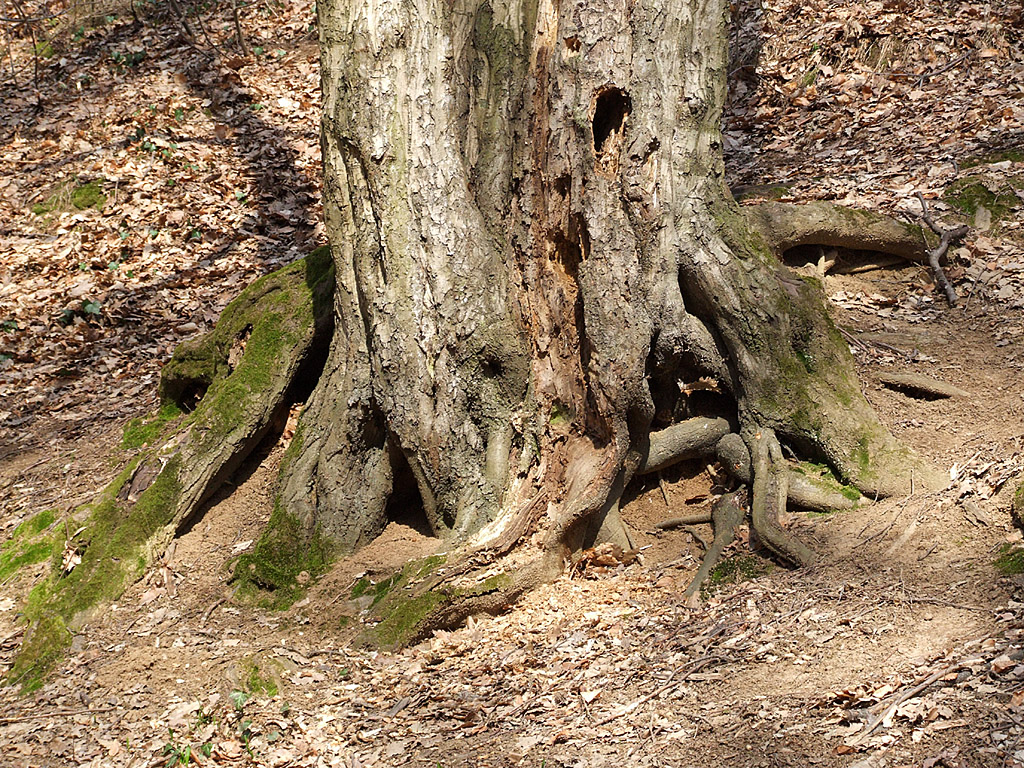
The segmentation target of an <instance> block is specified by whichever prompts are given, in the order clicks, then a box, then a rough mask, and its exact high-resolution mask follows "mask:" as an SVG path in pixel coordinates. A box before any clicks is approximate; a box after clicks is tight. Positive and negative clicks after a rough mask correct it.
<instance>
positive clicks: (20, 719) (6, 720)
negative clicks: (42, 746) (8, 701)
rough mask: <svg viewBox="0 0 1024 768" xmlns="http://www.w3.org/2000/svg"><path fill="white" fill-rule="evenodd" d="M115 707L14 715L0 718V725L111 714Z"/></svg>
mask: <svg viewBox="0 0 1024 768" xmlns="http://www.w3.org/2000/svg"><path fill="white" fill-rule="evenodd" d="M114 709H116V707H100V708H99V709H68V710H62V711H58V712H39V713H38V714H35V715H16V716H14V717H0V725H10V724H12V723H24V722H28V721H29V720H46V719H49V718H51V717H74V716H75V715H95V714H100V713H102V712H113V711H114Z"/></svg>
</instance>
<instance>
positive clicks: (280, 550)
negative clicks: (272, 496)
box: [233, 501, 331, 610]
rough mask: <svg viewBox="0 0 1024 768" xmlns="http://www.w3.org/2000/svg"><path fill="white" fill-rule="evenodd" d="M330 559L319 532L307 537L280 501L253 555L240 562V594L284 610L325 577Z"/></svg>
mask: <svg viewBox="0 0 1024 768" xmlns="http://www.w3.org/2000/svg"><path fill="white" fill-rule="evenodd" d="M330 558H331V551H330V546H329V544H328V542H327V540H326V539H325V538H324V537H323V536H322V535H321V534H320V532H319V530H314V531H313V533H312V535H309V534H307V533H306V531H305V530H304V528H303V526H302V523H301V522H300V521H299V519H298V518H297V517H296V516H295V515H292V514H291V513H289V512H287V511H286V510H285V509H284V507H283V505H282V504H281V503H280V501H278V502H277V503H276V504H275V505H274V511H273V512H272V513H271V515H270V521H269V522H268V523H267V527H266V529H265V530H264V532H263V534H262V535H261V536H260V538H259V540H258V541H257V542H256V546H255V547H254V548H253V551H252V552H250V553H248V554H245V555H242V556H241V557H240V558H238V561H237V562H236V564H235V572H234V577H233V578H234V580H235V581H236V582H237V583H238V585H239V594H241V595H243V596H247V597H249V598H250V599H252V600H254V601H255V602H256V603H258V604H259V605H262V606H263V607H266V608H269V609H272V610H285V609H287V608H288V607H289V606H291V605H292V603H294V602H295V601H296V600H298V599H300V598H301V597H302V596H303V595H304V594H305V592H306V588H307V587H308V586H309V583H311V582H312V580H313V579H316V578H317V577H319V576H320V575H322V574H323V572H324V571H325V570H326V569H327V565H328V563H329V562H330ZM303 573H305V574H306V576H305V577H303V576H302V574H303Z"/></svg>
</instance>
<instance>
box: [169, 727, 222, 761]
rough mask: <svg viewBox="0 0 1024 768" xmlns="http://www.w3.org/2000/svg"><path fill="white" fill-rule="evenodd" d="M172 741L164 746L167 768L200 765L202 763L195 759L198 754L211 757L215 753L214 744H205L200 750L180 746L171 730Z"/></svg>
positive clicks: (185, 745) (186, 745)
mask: <svg viewBox="0 0 1024 768" xmlns="http://www.w3.org/2000/svg"><path fill="white" fill-rule="evenodd" d="M170 734H171V740H170V741H168V742H167V743H166V744H164V751H163V755H164V757H165V758H166V759H165V761H164V765H165V766H166V768H176V766H179V765H198V764H199V763H200V761H198V760H196V759H195V755H196V754H200V755H202V756H203V757H209V756H210V755H211V754H212V753H213V745H212V744H203V745H202V746H201V747H199V748H198V749H193V747H192V745H191V744H184V745H178V744H176V743H175V742H174V730H173V729H171V731H170Z"/></svg>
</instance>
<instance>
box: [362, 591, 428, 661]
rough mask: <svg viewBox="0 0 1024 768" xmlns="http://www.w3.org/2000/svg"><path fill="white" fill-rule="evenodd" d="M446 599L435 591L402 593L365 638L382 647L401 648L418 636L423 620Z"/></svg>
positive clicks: (389, 605)
mask: <svg viewBox="0 0 1024 768" xmlns="http://www.w3.org/2000/svg"><path fill="white" fill-rule="evenodd" d="M444 601H445V596H444V595H443V594H441V593H440V592H434V591H429V592H424V593H423V594H421V595H400V596H398V598H397V599H394V600H391V601H389V602H388V604H387V607H386V610H385V611H383V612H382V614H381V615H382V618H381V620H380V622H379V623H378V624H377V625H376V626H374V627H372V628H371V629H370V630H369V632H368V636H367V637H366V638H364V640H366V639H370V640H372V644H373V645H377V646H380V647H381V648H388V649H395V648H399V647H401V646H403V645H405V644H406V643H407V642H409V640H410V639H412V638H413V637H415V636H416V633H417V629H418V627H419V626H420V624H421V623H422V622H423V620H424V619H425V618H427V616H429V615H430V613H431V611H433V610H434V609H435V608H437V607H438V606H439V605H441V603H443V602H444Z"/></svg>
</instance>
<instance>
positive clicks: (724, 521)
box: [685, 488, 747, 598]
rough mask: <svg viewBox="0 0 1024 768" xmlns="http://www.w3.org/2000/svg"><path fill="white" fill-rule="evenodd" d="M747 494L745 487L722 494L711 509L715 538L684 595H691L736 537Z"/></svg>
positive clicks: (742, 516)
mask: <svg viewBox="0 0 1024 768" xmlns="http://www.w3.org/2000/svg"><path fill="white" fill-rule="evenodd" d="M746 496H747V490H746V488H741V489H740V490H738V491H734V492H733V493H730V494H726V495H725V496H722V497H721V498H720V499H719V500H718V501H716V502H715V505H714V507H712V509H711V522H712V525H713V526H714V529H715V538H714V540H713V541H712V542H711V546H710V547H708V551H707V552H705V553H704V560H703V562H701V564H700V568H698V569H697V573H695V574H694V576H693V581H691V582H690V586H688V587H687V588H686V593H685V594H686V597H688V598H689V597H692V596H693V595H695V594H696V593H697V591H698V590H699V589H700V588H701V585H703V584H704V581H705V579H707V577H708V576H709V575H710V574H711V569H712V568H714V567H715V566H716V565H717V564H718V561H719V559H721V557H722V552H724V551H725V548H726V547H727V546H729V545H730V544H732V541H733V539H735V538H736V526H738V525H740V524H741V523H742V522H743V518H744V515H745V512H744V506H745V500H746Z"/></svg>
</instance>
